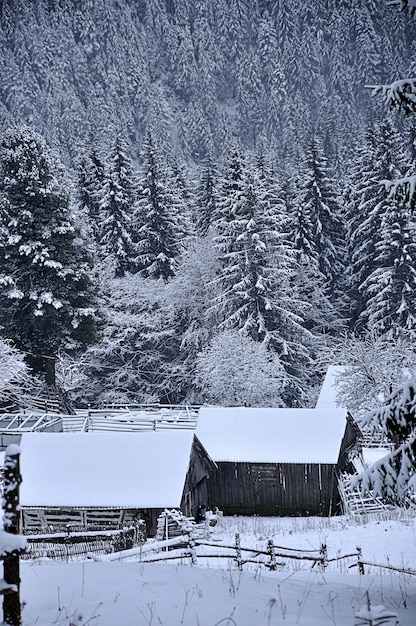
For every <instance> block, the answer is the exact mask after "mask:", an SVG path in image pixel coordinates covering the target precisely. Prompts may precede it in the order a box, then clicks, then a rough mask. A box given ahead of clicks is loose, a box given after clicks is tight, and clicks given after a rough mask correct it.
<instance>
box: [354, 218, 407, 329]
mask: <svg viewBox="0 0 416 626" xmlns="http://www.w3.org/2000/svg"><path fill="white" fill-rule="evenodd" d="M415 235H416V230H415V228H414V225H412V224H411V222H410V216H409V214H408V210H407V208H406V207H403V206H392V207H391V208H390V210H389V211H388V213H387V214H386V215H384V217H383V220H382V224H381V232H380V238H379V241H377V242H376V245H375V253H376V254H375V258H374V270H373V271H372V272H371V274H370V275H369V276H368V278H367V279H366V280H365V281H364V283H363V284H362V285H361V287H360V289H361V291H362V292H363V293H364V294H365V296H366V299H367V305H366V308H365V310H364V311H363V313H362V314H361V318H360V321H362V322H364V324H365V325H366V326H367V327H368V328H371V329H372V330H373V331H375V332H376V333H379V334H382V335H387V336H388V337H391V338H395V337H397V336H399V335H400V334H401V333H403V331H404V332H405V334H406V335H407V336H408V338H409V340H410V341H414V340H415V338H416V241H415Z"/></svg>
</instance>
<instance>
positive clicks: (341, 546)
mask: <svg viewBox="0 0 416 626" xmlns="http://www.w3.org/2000/svg"><path fill="white" fill-rule="evenodd" d="M236 532H238V533H239V534H240V537H241V544H242V546H244V547H246V546H247V547H253V548H254V547H256V546H258V547H262V548H264V547H265V546H266V543H267V540H268V539H273V541H274V543H275V544H276V545H282V546H287V547H294V548H304V549H314V548H319V546H320V544H321V543H326V544H327V546H328V556H329V557H332V556H336V555H337V554H338V555H339V556H341V555H343V554H345V553H351V552H355V550H356V546H357V545H359V546H360V547H361V548H362V553H363V560H365V561H371V562H376V563H381V564H385V565H387V564H390V565H392V566H397V567H399V568H403V569H406V568H411V569H413V570H416V519H415V518H414V517H410V516H403V515H397V514H392V515H390V516H389V517H388V518H387V519H383V518H382V517H381V516H374V517H373V518H372V519H369V518H361V519H360V518H351V517H339V518H330V519H327V518H290V519H289V518H260V517H253V518H247V517H225V518H220V521H219V523H218V525H217V526H216V527H215V528H214V529H212V533H211V538H210V540H211V541H212V542H214V543H216V544H221V542H222V543H224V544H230V545H231V544H232V543H233V542H234V538H235V533H236ZM278 560H279V561H280V560H282V559H278ZM204 561H205V560H202V559H200V560H199V561H198V565H193V566H192V565H190V564H189V560H187V559H184V560H183V562H178V563H172V562H171V563H169V564H160V563H141V562H139V560H138V558H137V557H135V558H131V559H129V560H123V561H112V562H95V561H91V560H89V561H82V562H70V563H62V562H60V563H57V562H52V561H41V562H28V561H22V565H21V576H22V587H21V599H22V602H24V609H23V624H24V625H25V626H27V625H29V624H30V625H31V624H36V625H38V626H46V625H50V624H60V625H65V626H71V625H74V626H75V625H77V626H81V625H87V624H88V626H115V625H116V626H117V625H119V626H133V625H134V626H141V625H143V626H160V625H163V626H177V625H180V624H183V625H185V626H219V625H220V624H221V625H223V626H225V625H227V626H263V625H264V626H273V625H276V626H277V625H283V626H295V625H300V626H302V625H303V626H325V625H326V624H328V625H331V624H332V625H334V626H354V624H355V623H356V620H355V615H356V614H357V613H358V611H360V609H363V607H366V606H367V598H368V599H369V601H370V603H371V607H372V608H371V613H370V615H371V614H372V615H373V616H374V615H375V614H376V612H377V610H378V609H377V608H376V607H377V606H380V605H383V606H384V607H385V608H386V609H388V610H389V611H390V612H392V613H395V614H397V615H398V616H399V617H398V618H399V619H400V625H401V626H414V624H415V623H416V576H410V575H408V574H404V573H397V572H394V571H392V570H387V569H385V570H381V569H379V568H377V567H368V566H366V573H365V575H364V576H360V575H359V574H358V573H357V568H356V567H355V568H349V567H348V566H349V565H351V564H352V563H354V559H353V558H352V559H350V560H347V561H344V560H340V561H339V562H331V563H330V564H329V566H328V568H327V569H326V570H325V571H324V572H321V571H319V570H318V569H317V568H316V567H314V568H313V569H311V566H310V564H309V563H306V564H305V563H304V562H302V561H297V562H290V561H287V562H286V565H285V566H284V567H279V568H278V569H277V570H276V571H272V572H270V571H268V570H266V569H265V568H264V567H259V566H258V565H255V564H249V565H247V566H245V569H244V571H243V572H240V571H238V569H237V568H236V565H235V562H233V561H232V560H228V561H227V560H225V561H224V560H222V561H220V560H217V559H213V560H209V561H208V560H206V561H205V562H204ZM357 623H358V621H357ZM360 623H362V624H371V623H372V622H370V621H363V622H360ZM374 623H378V622H374ZM383 623H385V624H395V623H396V619H395V618H392V619H391V620H390V621H386V622H383Z"/></svg>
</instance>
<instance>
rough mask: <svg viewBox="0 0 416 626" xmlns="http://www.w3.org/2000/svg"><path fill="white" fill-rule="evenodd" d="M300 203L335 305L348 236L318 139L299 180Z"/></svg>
mask: <svg viewBox="0 0 416 626" xmlns="http://www.w3.org/2000/svg"><path fill="white" fill-rule="evenodd" d="M298 203H299V204H302V205H303V207H302V212H303V213H304V215H305V219H304V227H307V228H308V230H309V231H310V232H309V234H308V239H309V243H310V246H311V250H310V255H311V256H312V257H313V258H315V260H316V261H317V263H318V267H319V271H320V272H321V274H322V275H323V276H324V277H325V281H326V288H327V290H328V294H329V296H330V298H331V300H332V302H333V303H334V304H335V303H336V302H337V301H339V299H340V292H341V291H342V285H341V282H340V277H342V275H343V263H344V252H345V251H344V246H345V234H344V223H343V219H342V216H341V206H340V201H339V198H338V196H337V192H336V186H335V182H334V180H333V179H332V178H331V176H330V173H329V167H328V164H327V160H326V158H325V155H324V153H323V150H322V148H321V147H320V144H319V141H318V139H317V138H316V137H313V138H312V139H311V142H310V144H309V147H308V150H307V153H306V159H305V162H304V172H303V176H302V180H301V181H300V195H299V198H298Z"/></svg>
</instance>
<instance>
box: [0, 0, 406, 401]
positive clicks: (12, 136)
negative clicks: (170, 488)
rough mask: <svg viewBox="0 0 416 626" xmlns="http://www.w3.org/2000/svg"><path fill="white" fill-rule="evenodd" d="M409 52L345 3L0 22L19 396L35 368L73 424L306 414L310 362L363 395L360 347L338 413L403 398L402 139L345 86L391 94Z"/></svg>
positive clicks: (397, 128)
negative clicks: (62, 399) (184, 409)
mask: <svg viewBox="0 0 416 626" xmlns="http://www.w3.org/2000/svg"><path fill="white" fill-rule="evenodd" d="M414 35H415V22H414V20H413V19H412V18H411V16H410V17H409V14H407V13H404V14H403V13H401V12H399V11H398V10H397V9H394V8H392V7H390V6H387V4H386V3H384V2H367V1H366V2H364V1H362V0H355V1H354V2H340V1H337V2H333V1H331V0H325V1H322V2H320V3H316V2H314V1H313V0H307V1H306V2H302V3H299V2H296V1H295V0H285V2H267V1H260V0H250V1H248V0H239V1H237V0H215V1H213V2H207V1H206V0H199V1H197V2H195V1H193V2H188V1H187V0H183V1H181V2H174V1H173V0H171V1H166V2H162V1H152V2H144V1H142V2H137V1H133V0H127V1H126V2H123V3H119V2H110V1H109V0H83V1H82V2H59V1H57V0H56V1H52V0H36V1H35V2H26V1H23V0H17V1H16V0H13V1H8V0H5V1H4V2H2V3H1V15H0V36H1V42H2V45H1V48H0V71H1V76H2V81H1V86H0V90H1V92H0V93H1V97H0V128H1V133H2V140H1V154H0V168H1V172H2V177H1V181H0V186H1V190H0V193H1V196H0V202H1V232H0V258H1V277H0V279H1V280H0V284H1V294H0V295H1V297H0V317H1V326H2V334H3V338H4V342H5V343H4V344H2V353H4V357H3V358H5V359H9V360H10V359H12V360H13V362H14V370H15V371H16V373H18V376H19V380H20V384H22V377H23V379H24V378H25V377H24V375H23V373H22V368H21V364H22V359H21V356H22V355H24V357H25V363H26V364H28V365H29V367H30V368H31V369H30V373H32V374H40V373H42V372H43V370H45V369H46V370H47V376H48V377H49V378H48V380H50V381H51V380H52V381H53V376H54V372H53V371H51V370H53V365H54V362H55V359H56V363H57V373H58V376H59V377H60V382H61V384H62V385H63V386H64V387H65V388H66V389H67V390H68V391H69V393H70V394H71V397H72V400H73V401H74V402H76V403H77V404H78V405H80V406H81V405H83V406H85V405H86V403H88V402H89V403H92V404H99V403H102V402H106V401H107V402H108V401H123V402H125V401H130V402H142V401H154V400H159V401H162V402H168V403H178V402H184V401H186V402H197V403H199V402H203V401H206V402H211V403H222V404H225V405H233V404H242V403H246V404H248V405H252V406H255V405H266V406H270V405H272V406H273V405H274V406H299V405H301V406H305V405H306V406H307V405H310V404H311V403H312V404H313V402H314V399H315V394H316V392H315V389H316V388H317V386H319V384H320V383H321V380H322V375H323V373H324V371H325V369H326V367H327V365H328V364H334V363H342V364H354V363H355V364H356V365H357V364H359V366H360V368H361V371H360V372H359V374H360V375H361V376H362V377H364V379H365V376H366V371H365V366H364V365H363V363H362V361H361V360H360V358H359V357H358V354H359V352H360V350H362V349H363V346H366V348H365V352H369V353H370V354H371V353H372V354H373V355H374V356H375V359H376V361H377V360H378V358H379V356H378V355H379V352H380V351H379V348H380V346H381V345H382V346H383V350H382V351H383V354H386V355H388V357H386V362H388V366H384V367H383V368H379V373H380V378H379V379H377V380H376V381H374V380H373V373H372V374H371V376H370V380H369V381H368V382H369V383H370V384H371V386H372V393H371V394H370V395H371V398H370V395H368V396H367V398H366V399H364V398H362V397H361V398H359V399H358V400H357V401H358V403H360V402H361V403H362V404H363V405H364V406H361V407H360V409H364V410H365V409H370V408H374V404H373V399H374V398H375V399H376V404H380V399H381V401H382V400H383V398H385V397H386V396H387V394H388V390H389V389H390V388H391V387H392V386H395V385H398V384H401V383H402V382H403V381H405V380H406V379H408V378H411V377H412V375H414V368H415V366H414V363H415V359H414V349H413V339H414V333H415V311H416V302H415V300H416V289H415V285H416V273H415V266H416V235H415V223H414V216H412V214H411V213H410V212H409V206H408V204H406V203H403V202H398V201H397V200H396V199H395V198H394V197H392V195H391V194H389V193H388V190H387V187H388V185H387V183H388V182H389V181H390V182H392V183H393V182H394V181H395V180H397V179H399V178H400V177H402V176H404V175H405V174H406V172H408V171H409V168H411V167H412V163H413V159H414V153H415V140H414V119H413V118H412V116H409V117H406V116H403V115H402V114H401V113H400V112H392V113H390V112H389V111H388V109H387V107H386V106H385V103H384V102H383V98H382V97H379V96H374V95H372V90H371V89H369V88H367V87H368V86H369V85H370V86H371V85H373V86H374V85H376V84H383V83H388V82H391V81H393V80H395V79H398V78H399V77H402V76H407V75H409V73H410V74H411V72H412V71H413V68H414V64H415V62H416V56H415V55H416V51H415V47H414ZM380 181H384V184H382V185H381V184H380ZM22 203H24V204H25V207H26V209H25V211H24V212H21V213H20V214H19V211H18V208H19V207H21V206H22ZM52 215H53V219H52ZM29 268H30V270H31V271H30V276H29V273H28V269H29ZM34 268H36V271H35V273H34ZM44 357H48V358H46V359H45V358H44ZM373 365H374V367H377V364H376V363H374V364H373ZM14 370H13V371H14ZM230 373H232V374H233V375H232V376H230ZM230 378H231V380H232V382H231V383H230ZM9 379H10V380H9ZM9 379H8V382H7V384H5V386H4V389H5V390H8V389H9V387H10V383H11V382H13V384H14V385H15V384H16V380H15V377H14V376H11V377H9ZM363 384H364V386H365V382H363ZM375 387H377V390H376V391H374V389H375Z"/></svg>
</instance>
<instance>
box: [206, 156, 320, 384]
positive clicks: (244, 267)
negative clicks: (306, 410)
mask: <svg viewBox="0 0 416 626" xmlns="http://www.w3.org/2000/svg"><path fill="white" fill-rule="evenodd" d="M268 183H269V181H268V180H267V179H266V178H264V177H263V178H262V177H260V176H256V174H255V171H254V170H253V169H252V168H251V167H249V166H248V165H247V164H246V161H245V158H244V155H243V153H242V151H241V149H240V147H239V146H238V145H236V146H233V147H232V149H231V151H230V154H229V157H228V161H227V163H226V167H225V170H224V173H223V182H222V186H221V189H220V199H219V203H218V211H217V216H216V220H215V224H214V225H215V232H216V233H217V234H216V236H215V237H214V245H215V247H216V249H217V251H218V259H219V276H218V278H217V279H216V284H217V290H218V293H217V296H216V298H215V300H214V307H213V308H214V309H215V310H216V312H217V314H218V316H219V319H220V320H221V326H222V327H223V328H234V329H240V330H241V331H242V332H244V333H245V334H246V335H247V336H248V337H250V338H251V339H253V340H254V341H258V342H262V343H264V344H265V345H266V346H268V347H269V348H270V349H272V350H273V351H274V352H276V353H277V354H278V355H279V356H280V357H281V359H282V362H284V363H285V366H286V367H287V368H288V371H289V372H291V374H293V376H294V378H296V376H299V369H300V368H301V363H302V362H307V361H308V359H309V356H308V344H309V343H310V336H309V333H308V332H307V331H306V329H305V328H304V326H303V319H302V317H301V315H302V312H303V310H304V309H305V303H304V302H302V301H301V300H300V299H299V298H297V295H296V294H295V293H294V291H293V280H292V279H293V277H294V273H295V264H294V252H293V250H291V248H290V246H289V244H288V241H287V233H286V230H287V226H288V218H287V215H286V214H285V211H284V204H283V203H282V202H281V201H280V203H279V204H278V203H274V202H272V201H271V198H272V194H271V193H270V189H269V188H268ZM295 372H297V374H295Z"/></svg>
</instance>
